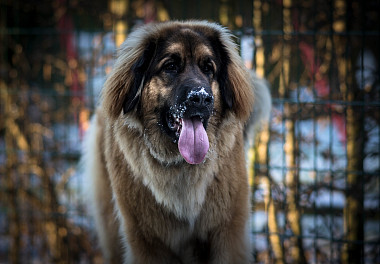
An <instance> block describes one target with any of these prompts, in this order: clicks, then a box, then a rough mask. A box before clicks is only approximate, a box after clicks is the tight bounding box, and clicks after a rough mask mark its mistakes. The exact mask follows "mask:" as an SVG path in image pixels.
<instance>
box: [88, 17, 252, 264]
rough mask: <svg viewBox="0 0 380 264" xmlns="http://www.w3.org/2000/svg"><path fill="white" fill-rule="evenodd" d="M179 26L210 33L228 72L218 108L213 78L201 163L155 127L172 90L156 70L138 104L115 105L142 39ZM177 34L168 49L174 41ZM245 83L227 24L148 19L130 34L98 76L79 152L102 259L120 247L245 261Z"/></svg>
mask: <svg viewBox="0 0 380 264" xmlns="http://www.w3.org/2000/svg"><path fill="white" fill-rule="evenodd" d="M177 28H178V29H182V30H183V32H186V34H194V29H201V30H202V32H203V31H204V32H206V33H207V34H210V35H217V36H218V38H219V41H220V42H221V43H222V45H223V46H224V47H225V49H226V50H227V52H228V55H229V57H230V60H231V61H230V63H229V65H228V71H227V72H228V78H227V79H228V82H229V89H231V92H232V94H233V95H234V102H233V108H232V109H225V106H224V104H223V102H222V95H221V92H220V86H219V83H218V82H215V81H214V82H213V83H212V86H211V89H212V92H213V95H214V101H215V102H214V113H213V115H212V116H211V118H210V120H209V124H208V127H207V130H206V131H207V135H208V137H209V142H210V148H209V151H208V153H207V155H206V159H205V161H204V162H203V163H201V164H198V165H190V164H188V163H186V162H185V161H184V160H183V158H182V156H181V155H180V154H179V151H178V148H177V145H176V144H174V143H173V142H172V140H171V139H170V138H168V137H166V136H165V135H164V134H163V133H162V131H161V130H160V129H159V125H158V121H157V120H156V113H155V109H156V108H157V107H158V106H160V104H162V102H163V100H166V99H167V98H168V97H169V96H170V92H169V91H170V89H168V88H167V87H164V86H163V85H164V82H163V81H162V79H160V78H156V77H153V78H151V79H150V80H149V82H147V83H146V84H145V86H144V87H140V88H143V89H140V90H139V92H140V91H141V94H139V96H141V99H140V102H141V109H140V112H139V113H138V110H137V109H136V110H133V111H130V112H128V113H125V114H124V113H123V111H122V107H123V102H124V98H125V96H127V94H128V93H129V92H130V89H131V85H132V84H133V82H134V79H133V78H134V73H133V70H132V68H133V65H134V64H135V63H136V62H137V61H138V60H139V58H140V57H141V56H143V53H144V51H145V48H146V45H148V44H147V43H148V41H151V40H155V39H157V38H158V37H159V36H160V35H161V34H164V33H165V32H166V31H167V30H169V29H177ZM178 43H179V42H178ZM178 43H174V44H173V46H171V49H172V50H177V48H175V45H178ZM182 48H183V47H182ZM169 49H170V48H169ZM199 49H200V51H198V52H197V53H201V52H202V51H203V52H205V53H210V52H212V51H210V50H208V48H207V47H206V46H205V47H204V48H202V44H200V46H199ZM178 50H181V49H178ZM184 52H186V51H184ZM251 83H252V82H251V78H250V76H249V74H248V72H247V71H246V69H245V68H244V66H243V64H242V62H241V61H240V58H239V55H238V53H237V52H236V47H235V45H234V43H233V42H232V40H231V36H230V34H229V33H228V31H227V30H225V29H224V28H222V27H220V26H218V25H216V24H212V23H208V22H198V21H191V22H168V23H162V24H153V25H149V26H145V27H143V28H140V29H139V30H137V31H135V32H134V33H132V34H131V35H130V36H129V37H128V39H127V40H126V42H125V43H124V44H123V46H122V47H121V49H120V50H119V52H118V59H117V61H116V63H115V65H114V69H113V71H112V72H111V74H110V76H109V77H108V79H107V81H106V83H105V86H104V89H103V93H102V104H101V106H100V108H99V110H98V111H97V115H96V117H95V119H94V120H93V122H92V126H91V128H90V129H91V132H90V136H88V137H89V138H92V139H89V140H88V142H87V143H86V145H87V152H86V153H87V154H86V157H85V158H84V159H85V167H86V173H87V174H88V176H89V179H88V181H89V182H87V183H86V184H88V185H90V186H92V187H91V188H90V193H91V194H90V200H91V201H92V204H93V207H94V210H93V215H94V217H95V218H96V225H97V231H98V236H99V240H100V244H101V247H102V250H103V252H104V255H105V257H106V260H107V262H110V263H111V262H112V263H120V262H121V259H118V258H119V256H120V255H122V254H123V255H124V263H141V264H146V263H215V264H216V263H218V264H219V263H249V261H250V255H251V252H250V246H249V243H248V240H249V239H248V236H249V234H248V228H247V227H248V218H249V189H248V183H247V175H246V166H245V156H244V147H243V144H244V140H243V127H244V123H245V121H246V120H247V119H248V117H249V115H250V113H251V111H252V103H253V94H252V87H251ZM141 85H143V82H142V83H141ZM116 218H117V219H116ZM118 230H119V231H118ZM118 232H119V233H118ZM118 235H120V237H121V241H122V244H123V246H120V245H119V243H120V242H119V239H117V237H118Z"/></svg>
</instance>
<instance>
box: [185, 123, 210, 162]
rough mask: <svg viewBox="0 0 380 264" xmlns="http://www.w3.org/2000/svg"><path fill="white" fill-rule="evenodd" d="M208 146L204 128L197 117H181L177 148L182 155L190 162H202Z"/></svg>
mask: <svg viewBox="0 0 380 264" xmlns="http://www.w3.org/2000/svg"><path fill="white" fill-rule="evenodd" d="M208 148H209V142H208V137H207V133H206V130H205V129H204V127H203V124H202V121H201V119H200V118H199V117H193V118H190V119H185V118H183V119H182V130H181V134H180V136H179V140H178V149H179V152H180V153H181V155H182V157H183V158H184V159H185V160H186V161H187V162H188V163H190V164H199V163H201V162H203V160H204V158H205V156H206V154H207V151H208Z"/></svg>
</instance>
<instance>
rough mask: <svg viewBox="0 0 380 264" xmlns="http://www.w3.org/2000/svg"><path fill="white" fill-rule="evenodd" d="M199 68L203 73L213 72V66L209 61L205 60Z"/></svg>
mask: <svg viewBox="0 0 380 264" xmlns="http://www.w3.org/2000/svg"><path fill="white" fill-rule="evenodd" d="M201 70H202V72H203V73H204V74H212V73H214V66H213V65H212V63H211V62H210V61H207V62H205V63H204V64H203V65H202V66H201Z"/></svg>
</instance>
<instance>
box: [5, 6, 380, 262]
mask: <svg viewBox="0 0 380 264" xmlns="http://www.w3.org/2000/svg"><path fill="white" fill-rule="evenodd" d="M169 19H180V20H182V19H206V20H209V21H215V22H218V23H220V24H222V25H224V26H226V27H228V28H229V29H230V30H232V31H233V33H234V34H235V35H236V36H237V38H236V42H237V43H238V44H239V47H240V48H241V51H240V52H241V55H242V57H243V59H244V61H245V64H246V65H247V67H249V68H252V69H254V70H255V71H256V72H257V73H258V75H259V76H262V77H265V78H266V79H267V80H268V82H269V84H270V86H271V93H272V95H273V110H272V114H271V122H270V124H269V125H268V126H263V128H262V133H260V134H259V135H257V137H256V138H255V139H252V140H256V144H255V147H254V148H253V149H251V150H250V151H249V164H248V170H249V177H250V184H251V190H252V216H251V222H250V224H251V234H252V235H251V237H252V241H253V246H252V254H253V256H254V259H255V263H276V264H280V263H356V264H357V263H380V171H379V169H380V156H379V153H380V144H379V140H380V129H379V126H380V111H379V110H380V72H379V62H380V21H379V20H380V0H369V1H361V0H352V1H348V0H347V1H346V0H330V1H317V0H304V1H295V0H251V1H248V0H238V1H232V0H192V1H190V0H179V1H169V0H108V1H101V0H54V1H50V0H40V1H30V0H0V263H102V258H101V254H100V252H99V248H98V247H97V246H96V245H97V244H96V237H95V233H94V225H93V221H92V220H91V219H90V218H89V217H88V216H87V212H86V210H87V208H86V205H85V204H84V203H83V201H82V198H81V197H82V189H83V187H84V185H85V184H86V182H84V181H83V177H82V175H81V173H80V170H78V159H79V156H80V146H81V142H82V139H83V135H84V132H85V131H86V129H87V128H88V125H89V122H88V121H89V117H90V116H91V114H92V113H93V110H94V107H95V106H96V105H97V102H98V96H99V91H100V90H101V88H102V85H103V83H104V81H105V78H106V75H107V73H108V72H109V71H110V69H111V68H112V63H113V59H114V55H115V49H116V48H117V47H118V46H119V45H120V43H122V41H123V40H124V39H125V38H126V36H127V35H128V33H129V32H130V31H131V30H132V29H133V28H134V27H138V26H139V25H142V24H145V23H150V22H154V21H164V20H169Z"/></svg>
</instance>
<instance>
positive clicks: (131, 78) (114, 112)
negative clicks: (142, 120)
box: [101, 32, 155, 119]
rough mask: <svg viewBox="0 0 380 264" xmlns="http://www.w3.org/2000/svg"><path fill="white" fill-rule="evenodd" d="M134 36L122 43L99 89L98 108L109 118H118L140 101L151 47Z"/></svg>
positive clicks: (149, 42)
mask: <svg viewBox="0 0 380 264" xmlns="http://www.w3.org/2000/svg"><path fill="white" fill-rule="evenodd" d="M137 33H138V32H137ZM137 33H134V34H133V33H132V34H131V35H130V37H129V38H128V39H127V40H126V41H125V42H124V43H123V44H122V46H121V48H120V50H119V51H118V55H117V59H116V62H115V64H114V67H113V69H112V71H111V73H110V75H109V76H108V78H107V80H106V82H105V84H104V87H103V90H102V95H101V96H102V106H103V109H104V111H106V112H107V114H108V116H110V117H111V118H115V119H116V118H118V117H119V116H120V113H121V112H122V110H123V112H124V113H127V112H129V111H132V110H133V109H136V108H137V107H138V103H139V101H140V95H141V89H142V88H143V86H144V77H145V74H146V71H147V70H148V68H149V65H150V62H151V60H152V58H153V55H154V51H155V44H154V42H153V41H149V40H148V39H146V38H144V36H139V35H137ZM136 35H137V36H136ZM145 80H146V79H145Z"/></svg>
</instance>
